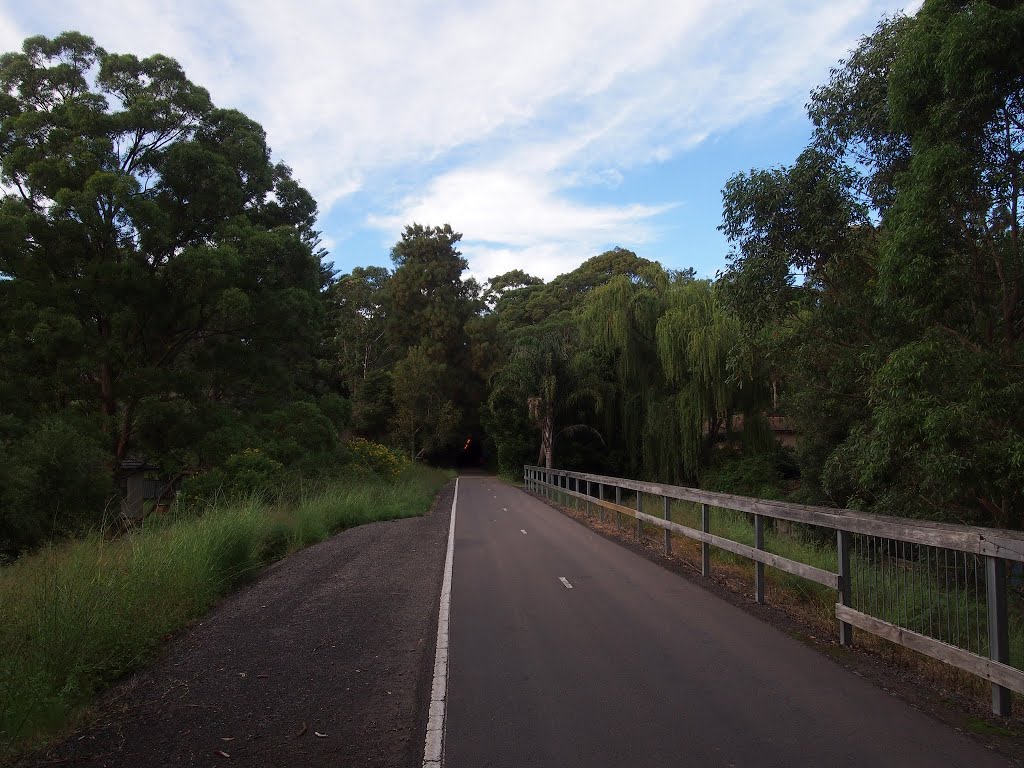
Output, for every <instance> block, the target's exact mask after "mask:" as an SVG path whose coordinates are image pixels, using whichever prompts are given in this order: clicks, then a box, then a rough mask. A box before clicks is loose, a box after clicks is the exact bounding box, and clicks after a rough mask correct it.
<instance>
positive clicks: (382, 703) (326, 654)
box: [21, 483, 454, 768]
mask: <svg viewBox="0 0 1024 768" xmlns="http://www.w3.org/2000/svg"><path fill="white" fill-rule="evenodd" d="M453 492H454V483H450V484H449V485H448V486H446V487H445V488H444V490H442V492H441V493H440V495H439V497H438V498H437V499H436V500H435V502H434V506H433V508H432V509H431V511H430V512H429V513H428V514H427V515H426V516H424V517H420V518H409V519H406V520H399V521H394V522H384V523H371V524H368V525H363V526H359V527H357V528H352V529H350V530H348V531H345V532H343V533H340V534H338V535H337V536H334V537H333V538H331V539H328V540H327V541H325V542H323V543H321V544H318V545H316V546H313V547H310V548H308V549H306V550H303V551H302V552H299V553H297V554H295V555H292V556H291V557H289V558H287V559H285V560H282V561H280V562H279V563H276V564H275V565H273V566H271V567H270V568H268V569H266V570H265V571H264V572H263V573H262V574H261V575H260V577H259V578H258V579H256V580H255V581H254V582H253V583H251V584H249V585H248V586H247V587H245V588H244V589H242V590H241V591H239V592H237V593H235V594H233V595H231V596H230V597H228V598H226V599H225V600H224V601H223V602H221V603H220V604H219V605H218V606H217V607H216V608H214V610H213V611H212V612H211V613H209V614H208V615H207V616H206V617H205V618H204V619H203V620H202V621H201V622H198V623H196V624H195V625H193V626H191V627H189V628H188V629H186V630H184V631H183V632H182V633H181V634H180V635H179V636H178V637H177V638H176V639H174V640H173V641H172V642H171V643H170V645H169V646H168V648H167V649H166V651H165V652H164V653H163V655H162V656H161V658H160V659H159V660H158V661H157V662H155V663H154V664H152V665H150V666H149V667H147V668H146V669H143V670H140V671H139V672H137V673H135V674H133V675H132V676H130V677H129V678H127V679H126V680H124V681H123V682H121V683H120V684H118V685H117V686H115V687H114V688H112V689H111V690H110V691H108V692H107V693H106V694H104V695H103V696H102V697H101V698H100V700H99V701H98V702H97V703H96V705H95V706H94V707H93V708H92V709H91V710H90V712H89V713H88V714H87V715H86V716H85V717H84V718H83V720H82V722H81V723H80V725H79V727H78V729H77V730H76V731H75V732H73V733H71V734H69V735H68V736H67V737H66V738H64V739H63V740H62V741H60V742H59V743H57V744H55V745H54V746H52V747H50V748H48V749H47V750H45V751H43V752H40V753H37V754H35V755H32V756H31V757H30V758H28V759H26V760H23V761H22V762H21V765H54V764H61V765H65V764H72V765H90V766H111V767H114V766H140V765H141V766H146V765H161V766H224V765H231V764H235V765H246V766H284V765H287V766H324V765H358V766H388V767H389V768H391V767H400V768H418V766H419V765H420V764H421V760H422V755H423V734H424V731H425V726H426V717H427V703H428V702H429V699H430V695H429V694H430V685H431V672H432V670H433V656H434V645H435V633H436V628H437V610H438V595H439V594H440V591H441V576H442V572H443V569H444V557H445V546H446V542H447V535H448V522H449V511H450V509H451V502H452V494H453ZM153 610H160V606H158V605H154V606H153Z"/></svg>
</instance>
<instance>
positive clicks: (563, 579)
mask: <svg viewBox="0 0 1024 768" xmlns="http://www.w3.org/2000/svg"><path fill="white" fill-rule="evenodd" d="M558 580H559V581H560V582H562V583H563V584H564V585H565V588H566V589H572V584H570V583H569V580H568V579H567V578H565V576H559V577H558Z"/></svg>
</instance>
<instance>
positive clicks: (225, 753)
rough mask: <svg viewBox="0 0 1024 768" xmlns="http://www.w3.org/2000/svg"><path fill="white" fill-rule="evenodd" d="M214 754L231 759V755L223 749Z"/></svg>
mask: <svg viewBox="0 0 1024 768" xmlns="http://www.w3.org/2000/svg"><path fill="white" fill-rule="evenodd" d="M213 754H215V755H220V756H221V757H231V755H229V754H228V753H227V752H225V751H224V750H223V749H218V750H217V751H216V752H214V753H213Z"/></svg>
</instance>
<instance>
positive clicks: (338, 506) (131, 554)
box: [0, 466, 450, 757]
mask: <svg viewBox="0 0 1024 768" xmlns="http://www.w3.org/2000/svg"><path fill="white" fill-rule="evenodd" d="M449 477H450V474H449V473H446V472H441V471H437V470H430V469H426V468H423V467H416V466H413V467H410V468H408V469H407V470H406V471H405V472H404V473H403V474H402V475H401V476H400V477H399V478H398V479H397V480H382V479H377V478H374V479H361V480H358V481H350V482H345V483H342V482H337V483H334V484H328V485H326V486H324V487H323V488H321V489H319V490H317V491H312V492H306V493H304V494H302V495H301V496H300V498H299V499H298V500H297V501H295V502H292V503H279V504H268V503H265V502H264V501H262V500H261V499H260V498H258V497H253V498H249V499H242V500H235V501H230V502H224V503H220V504H217V505H215V506H212V507H211V508H209V509H208V510H206V511H205V512H204V513H203V514H201V515H196V514H193V513H186V512H184V511H179V512H175V513H172V514H171V515H169V516H168V517H166V518H163V519H158V520H153V521H152V522H151V523H149V524H147V526H146V527H145V528H144V529H142V530H140V531H137V532H135V533H133V534H131V535H128V536H124V537H121V538H118V539H115V540H112V541H109V540H104V539H103V538H101V537H100V536H98V535H94V536H90V537H87V538H84V539H79V540H76V541H71V542H66V543H63V544H60V545H57V546H52V547H50V548H48V549H45V550H43V551H40V552H37V553H34V554H32V555H29V556H26V557H23V558H21V559H20V560H18V561H17V562H15V563H14V564H12V565H9V566H6V567H4V568H2V569H0V757H2V756H3V755H4V754H5V753H6V754H8V755H9V754H11V753H12V752H13V751H14V750H17V749H19V748H23V747H25V746H28V745H30V744H32V743H34V742H37V741H39V740H40V739H41V738H44V737H45V736H46V735H47V734H51V733H53V732H54V731H56V730H57V729H59V728H61V727H62V726H63V725H64V724H65V723H66V722H67V721H68V719H69V717H71V716H72V715H73V714H74V713H75V712H76V711H77V710H78V709H79V708H80V707H81V706H82V705H83V704H85V703H87V702H88V701H89V699H90V697H91V696H92V695H93V694H94V693H96V692H97V691H98V690H100V689H101V688H103V687H104V686H105V685H107V684H109V683H110V682H111V681H113V680H115V679H116V678H118V677H119V676H121V675H123V674H124V673H126V672H128V671H130V670H132V669H134V668H136V667H138V666H139V665H140V664H141V663H143V662H144V661H146V660H147V659H149V658H151V656H152V654H153V652H154V651H155V650H156V649H157V648H158V647H159V645H160V644H161V642H162V641H163V640H164V639H166V637H167V636H168V634H169V633H172V632H174V631H175V630H177V629H180V628H181V627H183V626H184V625H185V624H187V623H188V622H189V621H191V620H193V619H195V618H197V617H199V616H201V615H202V614H203V613H205V612H206V611H207V610H208V609H209V608H210V606H211V605H212V604H213V603H214V602H215V601H216V600H218V599H219V598H220V597H222V596H223V595H225V594H226V593H228V592H229V591H230V590H231V589H233V588H234V587H236V586H237V585H239V584H240V583H241V582H243V581H245V580H246V579H247V578H250V577H251V576H252V575H253V574H254V573H256V572H257V571H258V570H259V569H260V568H261V567H262V566H264V565H266V564H267V563H269V562H271V561H273V560H275V559H277V558H279V557H281V556H283V555H284V554H286V553H288V552H294V551H297V550H299V549H302V548H303V547H306V546H309V545H310V544H314V543H316V542H319V541H322V540H323V539H325V538H327V537H328V536H329V535H331V534H332V533H334V532H336V531H339V530H341V529H343V528H349V527H352V526H354V525H359V524H361V523H366V522H371V521H376V520H392V519H396V518H402V517H410V516H414V515H422V514H423V513H424V512H426V511H427V509H429V507H430V504H431V501H432V500H433V498H434V496H435V494H436V493H437V491H438V489H439V488H440V487H441V486H442V485H444V483H445V482H447V480H448V479H449Z"/></svg>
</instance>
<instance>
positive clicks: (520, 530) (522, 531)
mask: <svg viewBox="0 0 1024 768" xmlns="http://www.w3.org/2000/svg"><path fill="white" fill-rule="evenodd" d="M519 532H520V533H521V534H523V536H525V535H526V531H524V530H523V529H522V528H520V529H519Z"/></svg>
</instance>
